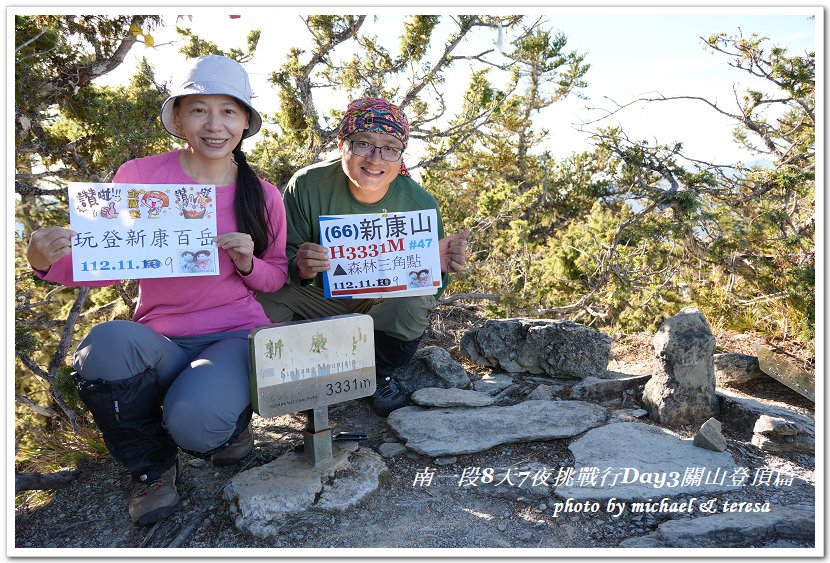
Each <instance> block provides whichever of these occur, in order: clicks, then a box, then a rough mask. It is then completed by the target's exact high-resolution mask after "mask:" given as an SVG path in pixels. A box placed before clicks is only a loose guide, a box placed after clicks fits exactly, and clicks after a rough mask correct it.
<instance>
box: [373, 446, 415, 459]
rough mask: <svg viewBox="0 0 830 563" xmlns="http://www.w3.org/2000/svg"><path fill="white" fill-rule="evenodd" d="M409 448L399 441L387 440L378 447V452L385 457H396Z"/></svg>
mask: <svg viewBox="0 0 830 563" xmlns="http://www.w3.org/2000/svg"><path fill="white" fill-rule="evenodd" d="M408 449H409V448H407V447H406V446H404V445H403V444H401V443H399V442H385V443H383V444H381V445H380V446H379V447H378V453H379V454H380V455H382V456H383V457H395V456H396V455H398V454H402V453H403V452H405V451H407V450H408Z"/></svg>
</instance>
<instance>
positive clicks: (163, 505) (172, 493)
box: [130, 457, 181, 526]
mask: <svg viewBox="0 0 830 563" xmlns="http://www.w3.org/2000/svg"><path fill="white" fill-rule="evenodd" d="M180 476H181V466H180V464H179V458H178V457H176V463H174V464H173V466H172V467H171V468H170V469H168V470H167V471H165V472H164V473H162V474H161V475H160V476H159V478H158V479H156V480H155V481H153V482H152V483H138V484H137V485H136V486H135V489H133V495H132V497H131V498H130V518H132V520H133V522H135V523H136V524H138V525H139V526H146V525H147V524H153V523H155V522H158V521H159V520H161V519H162V518H164V517H165V516H168V515H170V514H172V513H173V512H174V511H175V510H176V508H178V506H179V492H178V491H177V490H176V485H177V484H178V482H179V477H180Z"/></svg>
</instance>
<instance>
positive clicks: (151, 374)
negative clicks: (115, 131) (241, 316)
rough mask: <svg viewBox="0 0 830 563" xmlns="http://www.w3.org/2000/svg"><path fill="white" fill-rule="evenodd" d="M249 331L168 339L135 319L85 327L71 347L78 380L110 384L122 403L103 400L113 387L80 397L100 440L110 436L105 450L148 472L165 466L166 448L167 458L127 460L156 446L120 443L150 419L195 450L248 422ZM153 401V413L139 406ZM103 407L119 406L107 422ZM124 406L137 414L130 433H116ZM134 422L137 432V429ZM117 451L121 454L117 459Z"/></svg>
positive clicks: (207, 449) (208, 447)
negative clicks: (137, 449)
mask: <svg viewBox="0 0 830 563" xmlns="http://www.w3.org/2000/svg"><path fill="white" fill-rule="evenodd" d="M248 332H249V331H248V330H235V331H229V332H223V333H218V334H210V335H205V336H195V337H182V338H167V337H166V336H163V335H161V334H159V333H157V332H155V331H154V330H152V329H150V328H148V327H146V326H144V325H142V324H139V323H135V322H132V321H109V322H105V323H102V324H100V325H97V326H95V327H94V328H93V329H92V330H90V331H89V334H87V335H86V337H85V338H84V339H83V341H82V342H81V343H80V345H79V346H78V349H77V350H76V351H75V358H74V363H75V370H76V373H77V377H78V379H79V380H80V384H81V385H83V384H84V382H95V383H96V384H97V385H98V386H99V387H102V386H106V385H107V384H109V386H110V387H111V388H112V389H114V391H112V393H113V396H115V394H116V393H118V398H119V401H118V402H117V403H116V404H115V405H114V406H113V405H108V404H107V399H106V397H108V396H109V395H107V393H110V391H106V392H105V393H104V394H102V396H103V397H104V399H103V400H99V401H97V403H101V404H98V405H92V404H89V403H90V402H96V401H94V400H93V401H87V400H86V399H85V402H87V404H88V406H90V410H91V411H92V413H93V415H94V416H95V419H96V422H98V423H99V424H98V426H99V428H101V431H102V433H103V434H104V438H105V441H107V437H108V436H107V434H108V433H109V434H110V438H112V440H109V441H107V446H108V447H110V446H111V445H112V446H113V447H110V451H111V453H113V455H114V457H116V458H117V459H119V461H121V462H122V463H124V464H125V465H126V466H127V468H128V469H130V470H131V472H134V473H135V472H142V471H143V472H147V471H148V470H146V467H147V466H148V465H152V466H155V465H159V463H161V464H162V465H166V464H168V463H169V454H168V455H165V456H161V457H162V458H164V459H165V461H164V462H161V461H160V458H159V461H158V462H152V463H150V462H147V461H146V459H145V460H141V459H138V460H136V459H132V458H135V457H139V458H140V457H144V458H148V457H150V458H153V453H152V451H147V450H148V449H149V450H153V449H154V448H153V447H149V448H145V450H144V451H141V452H139V453H136V452H135V451H133V450H132V449H131V448H130V447H129V446H124V444H123V443H124V442H129V441H135V440H139V441H140V440H141V439H142V438H141V433H142V432H144V429H145V428H147V427H148V425H149V426H152V425H153V424H154V422H153V421H152V420H149V419H152V418H154V417H156V418H158V416H159V415H160V420H157V421H156V422H155V424H156V425H158V424H160V425H161V426H162V427H163V430H161V432H164V431H166V432H167V433H168V434H169V436H170V437H171V438H172V439H173V441H175V444H177V445H178V446H179V447H180V448H182V449H184V450H187V451H189V452H192V453H196V454H206V453H212V452H213V451H214V450H218V449H221V448H222V447H223V446H225V445H226V444H227V443H228V442H229V441H230V440H232V438H234V437H235V436H236V435H238V434H239V432H240V431H241V429H244V426H245V425H247V423H248V421H249V420H250V408H249V407H250V401H251V396H250V386H249V383H248V365H249V359H248V341H247V337H248ZM148 382H150V383H148ZM79 387H80V385H79ZM116 388H121V389H122V390H121V391H118V390H117V389H116ZM140 389H144V390H140ZM83 397H84V395H83V394H82V398H83ZM154 401H158V402H159V403H160V406H161V411H160V412H159V411H158V408H157V407H155V406H154V408H156V410H155V411H153V412H150V411H149V410H144V408H145V407H146V406H147V405H146V403H148V402H154ZM113 402H115V401H113ZM108 409H110V410H112V409H114V410H115V411H118V412H117V413H116V414H117V416H116V417H115V418H114V419H113V420H111V421H110V423H108V422H106V421H105V420H104V417H105V416H106V415H107V413H106V412H104V411H107V410H108ZM127 409H130V410H131V412H132V413H138V414H136V417H138V418H140V419H142V420H139V421H138V422H137V423H136V424H134V425H133V434H131V435H130V436H127V435H126V434H124V433H123V432H121V426H123V425H122V424H121V423H122V419H126V417H128V416H129V415H130V413H128V412H126V411H127ZM96 411H98V412H96ZM99 418H101V422H103V424H102V423H101V422H99ZM243 418H244V419H245V420H242V419H243ZM239 426H241V427H242V428H241V429H240V428H239ZM135 428H140V430H139V431H138V432H137V433H136V431H135ZM153 432H156V433H157V431H155V430H154V431H153ZM144 433H145V434H147V432H144ZM151 433H152V432H151ZM149 441H152V440H149ZM162 441H163V438H162ZM119 444H121V445H119ZM159 448H161V446H159V447H157V448H155V449H159ZM113 449H116V450H121V452H117V451H112V450H113ZM168 449H169V447H168ZM124 452H128V453H126V454H124ZM119 453H122V454H123V455H121V456H120V457H119V455H118V454H119ZM122 458H125V459H122ZM131 466H132V467H131ZM141 468H144V469H141ZM164 469H166V467H155V468H151V470H149V471H150V472H151V473H153V474H155V473H157V472H159V471H164Z"/></svg>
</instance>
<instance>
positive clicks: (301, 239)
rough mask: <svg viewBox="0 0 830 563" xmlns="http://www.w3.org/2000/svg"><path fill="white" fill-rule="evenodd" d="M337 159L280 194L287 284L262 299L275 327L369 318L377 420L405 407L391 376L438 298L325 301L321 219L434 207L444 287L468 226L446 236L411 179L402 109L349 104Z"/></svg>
mask: <svg viewBox="0 0 830 563" xmlns="http://www.w3.org/2000/svg"><path fill="white" fill-rule="evenodd" d="M338 139H339V143H338V149H339V150H340V156H339V158H336V159H333V160H329V161H325V162H320V163H317V164H313V165H311V166H308V167H306V168H304V169H302V170H300V171H298V172H297V173H296V174H294V176H293V177H292V178H291V180H290V181H289V182H288V185H287V186H286V189H285V191H284V193H283V199H284V202H285V209H286V216H287V220H288V239H287V242H286V252H287V254H288V266H289V283H287V284H286V285H285V286H284V287H283V288H282V289H281V290H279V291H277V292H274V293H265V294H259V295H258V296H257V299H259V301H260V302H261V303H262V305H263V307H264V308H265V312H266V314H267V315H268V316H269V317H270V319H271V321H273V322H286V321H290V320H300V319H315V318H320V317H326V316H333V315H343V314H347V313H363V314H368V315H370V316H371V317H372V318H373V319H374V325H375V366H376V370H377V390H376V391H375V394H374V395H372V397H371V399H370V402H371V405H372V408H373V410H374V411H375V412H376V413H377V414H379V415H380V416H387V415H388V414H389V413H390V412H392V411H393V410H395V409H397V408H400V407H402V406H404V405H405V404H406V400H407V398H406V394H405V392H404V390H403V389H402V388H401V386H400V385H399V384H398V383H397V382H395V381H394V380H393V379H392V378H391V375H392V372H393V371H394V370H395V369H396V368H398V367H400V366H402V365H404V364H406V363H407V362H408V361H409V360H410V359H411V358H412V356H413V355H414V354H415V351H416V350H417V348H418V342H419V341H420V339H421V336H423V333H424V330H425V329H426V327H427V325H428V323H429V314H430V312H431V311H432V309H434V308H435V305H436V299H437V297H438V296H437V295H435V296H433V295H422V296H414V297H398V298H390V299H326V298H325V297H324V293H323V289H322V288H323V274H322V273H323V272H326V271H328V270H329V268H330V267H331V263H330V261H329V257H328V250H327V249H326V248H325V247H323V246H321V245H320V244H319V243H320V240H321V239H320V220H319V217H320V216H321V215H348V214H368V213H384V212H406V211H419V210H425V209H435V210H436V212H437V215H438V237H439V239H440V241H439V245H438V247H439V253H440V256H441V272H442V273H443V274H444V275H443V276H442V285H441V288H440V289H439V294H440V292H441V291H443V289H444V288H445V287H446V285H447V283H448V282H449V276H448V275H447V274H449V273H451V272H458V271H460V270H463V269H464V267H465V265H466V262H467V258H466V256H467V240H466V239H467V236H468V235H469V233H470V231H469V229H464V231H463V232H461V233H459V234H457V235H454V236H449V237H444V225H443V222H442V220H441V213H440V211H439V210H438V203H437V202H436V201H435V198H434V197H432V195H430V194H429V193H428V192H427V191H426V190H425V189H424V188H422V187H421V186H420V185H418V183H417V182H415V181H414V180H413V179H412V178H411V177H410V175H409V172H407V170H406V166H404V164H403V152H404V150H405V149H406V145H407V142H408V141H409V122H408V121H407V119H406V115H405V114H404V113H403V111H401V109H400V108H398V107H397V106H395V105H393V104H390V103H389V102H387V101H386V100H383V99H380V98H363V99H359V100H355V101H353V102H352V103H350V104H349V107H348V109H347V111H346V114H345V115H344V116H343V119H342V120H341V122H340V131H339V134H338Z"/></svg>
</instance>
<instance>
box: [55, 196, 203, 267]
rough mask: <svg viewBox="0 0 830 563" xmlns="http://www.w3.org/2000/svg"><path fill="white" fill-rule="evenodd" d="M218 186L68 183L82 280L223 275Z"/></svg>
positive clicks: (74, 264)
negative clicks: (217, 240)
mask: <svg viewBox="0 0 830 563" xmlns="http://www.w3.org/2000/svg"><path fill="white" fill-rule="evenodd" d="M214 202H215V187H214V186H206V185H182V184H111V183H110V184H106V183H82V182H71V183H70V184H69V222H70V228H71V229H72V231H73V232H74V235H73V237H72V268H73V275H74V277H75V279H76V280H78V281H94V280H113V279H137V278H164V277H177V276H204V275H217V274H218V273H219V261H218V258H217V253H216V245H215V243H214V242H213V237H215V236H216V208H215V203H214Z"/></svg>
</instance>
